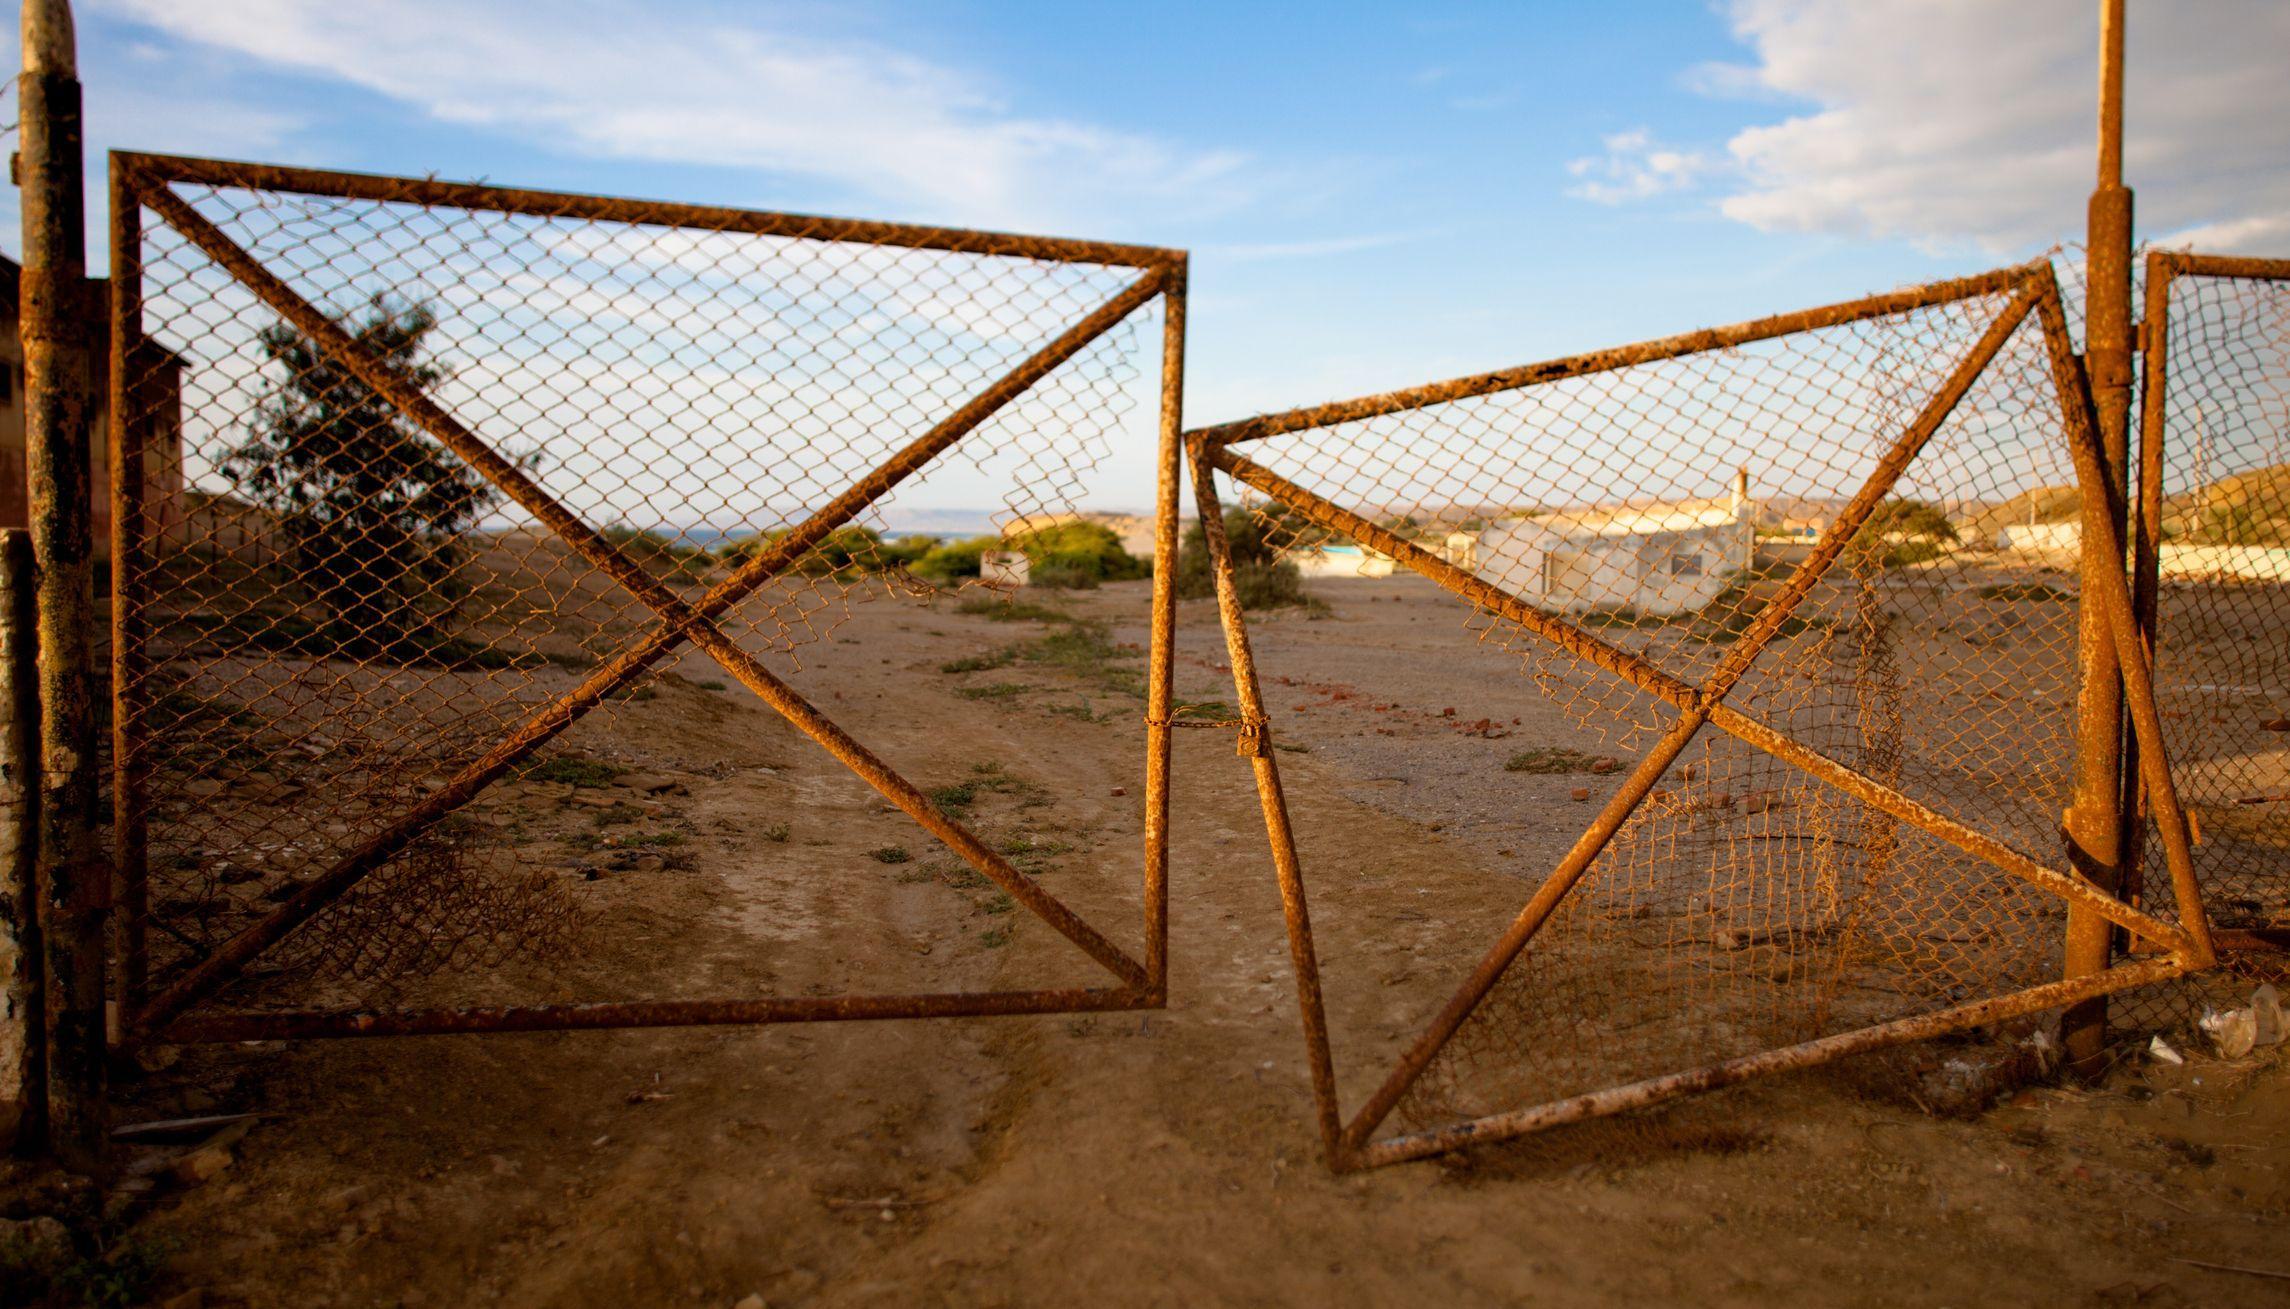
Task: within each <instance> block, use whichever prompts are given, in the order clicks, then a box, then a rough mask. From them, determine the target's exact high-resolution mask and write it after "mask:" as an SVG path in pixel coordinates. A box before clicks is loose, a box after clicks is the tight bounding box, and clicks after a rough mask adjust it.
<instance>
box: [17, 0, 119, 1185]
mask: <svg viewBox="0 0 2290 1309" xmlns="http://www.w3.org/2000/svg"><path fill="white" fill-rule="evenodd" d="M17 98H18V104H19V106H20V108H21V110H22V116H23V119H22V121H23V129H22V132H23V134H22V143H23V153H22V159H21V164H20V168H19V172H18V177H19V179H20V183H21V186H22V188H23V210H24V271H23V283H22V285H23V293H22V305H21V317H20V319H19V332H20V334H21V336H22V340H23V348H24V449H25V455H26V465H27V467H28V469H29V471H30V475H31V476H30V480H31V521H32V551H33V555H34V557H35V558H36V559H37V561H38V564H39V572H40V591H39V596H40V606H39V642H40V660H39V667H40V795H39V809H40V813H39V859H38V864H37V867H38V871H39V880H40V888H39V899H40V938H41V944H42V946H43V947H44V950H45V952H46V967H47V978H46V984H47V1019H48V1140H49V1146H50V1148H51V1149H52V1150H53V1151H54V1153H55V1155H56V1157H57V1159H58V1160H60V1161H61V1162H63V1163H64V1164H65V1165H66V1166H68V1167H71V1168H75V1169H79V1170H82V1171H90V1172H92V1171H98V1170H100V1169H101V1168H102V1166H103V1155H104V1140H105V1134H106V1123H105V1119H106V1117H107V1113H106V1104H105V1101H106V1098H107V1088H106V1068H105V1061H106V1057H107V1051H106V1047H105V1041H106V1035H107V1034H106V1032H105V1023H104V954H105V947H106V942H105V939H104V927H105V920H106V916H107V911H108V908H109V903H110V899H111V885H110V874H109V872H108V871H107V870H106V868H105V866H104V860H103V855H102V851H101V849H100V848H99V847H98V846H97V844H96V800H97V785H96V775H97V765H98V757H97V746H96V718H95V676H94V672H95V668H94V641H93V634H94V629H95V595H94V576H95V574H94V562H93V555H94V542H93V540H92V536H91V531H90V525H89V518H90V503H89V481H90V477H89V467H88V465H89V462H90V458H89V442H90V436H91V431H90V423H89V419H90V416H91V415H90V411H91V408H92V406H91V403H90V400H91V394H92V392H93V389H94V386H93V382H94V369H93V359H92V354H91V351H90V349H89V342H88V331H87V316H88V293H87V210H86V199H85V196H84V195H83V193H82V190H81V176H80V171H81V158H80V84H79V69H78V60H77V58H76V56H75V54H74V50H73V37H72V14H71V5H70V4H69V3H68V0H25V4H24V72H23V76H22V78H21V80H20V81H19V83H18V89H17Z"/></svg>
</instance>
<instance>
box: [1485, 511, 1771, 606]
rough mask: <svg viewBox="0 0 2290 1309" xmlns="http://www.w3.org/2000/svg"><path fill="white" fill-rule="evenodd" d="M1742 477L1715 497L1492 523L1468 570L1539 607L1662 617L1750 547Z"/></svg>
mask: <svg viewBox="0 0 2290 1309" xmlns="http://www.w3.org/2000/svg"><path fill="white" fill-rule="evenodd" d="M1753 519H1754V515H1753V514H1752V512H1751V509H1750V504H1749V495H1748V479H1747V478H1746V477H1743V478H1741V479H1739V480H1738V481H1737V482H1736V483H1735V486H1734V493H1733V494H1732V495H1731V496H1729V497H1726V498H1723V499H1715V500H1676V501H1671V502H1668V503H1666V504H1654V505H1644V506H1637V507H1632V508H1623V509H1597V510H1586V511H1582V512H1577V513H1568V514H1550V515H1546V516H1544V517H1539V518H1527V519H1520V520H1517V521H1513V522H1506V523H1498V524H1496V525H1495V526H1493V527H1490V528H1488V529H1487V530H1486V531H1484V532H1481V533H1480V534H1479V541H1478V561H1477V572H1478V573H1479V575H1480V576H1482V577H1484V578H1486V579H1487V580H1488V581H1490V582H1493V583H1495V584H1496V585H1497V586H1500V587H1502V588H1504V589H1505V590H1508V591H1510V592H1511V593H1512V594H1514V595H1517V596H1519V597H1520V598H1522V599H1524V600H1526V601H1528V602H1530V603H1532V604H1534V605H1536V606H1538V607H1540V608H1544V609H1550V610H1555V611H1558V612H1562V613H1583V612H1588V611H1593V610H1629V611H1632V612H1634V613H1638V614H1643V615H1646V616H1648V617H1655V618H1666V617H1671V616H1674V615H1677V614H1684V613H1692V612H1694V611H1696V610H1699V609H1703V608H1705V607H1707V606H1708V605H1709V604H1710V603H1711V602H1712V601H1714V600H1716V599H1717V598H1718V596H1719V595H1721V594H1723V593H1724V591H1725V589H1726V587H1727V585H1728V584H1729V583H1730V582H1731V581H1732V580H1733V578H1734V575H1735V574H1737V573H1739V572H1741V571H1742V570H1744V569H1746V568H1748V567H1750V565H1751V562H1752V559H1753V556H1754V552H1755V550H1756V547H1757V534H1756V526H1755V523H1754V521H1753Z"/></svg>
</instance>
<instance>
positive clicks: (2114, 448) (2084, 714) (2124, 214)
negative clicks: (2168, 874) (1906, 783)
mask: <svg viewBox="0 0 2290 1309" xmlns="http://www.w3.org/2000/svg"><path fill="white" fill-rule="evenodd" d="M2089 224H2090V226H2089V233H2088V236H2087V241H2086V248H2085V251H2084V256H2085V260H2086V263H2085V269H2086V272H2085V298H2084V320H2083V321H2084V328H2083V330H2084V365H2085V374H2086V377H2087V380H2088V382H2089V385H2090V388H2091V399H2092V407H2093V411H2094V417H2095V418H2096V419H2097V421H2098V426H2099V441H2100V447H2101V454H2102V455H2103V456H2104V458H2105V459H2106V463H2107V467H2106V469H2105V472H2106V477H2107V482H2108V487H2107V488H2100V487H2086V488H2085V496H2084V501H2083V560H2082V563H2083V600H2082V603H2081V605H2080V626H2079V630H2078V634H2077V653H2078V665H2079V667H2078V673H2079V684H2078V691H2077V696H2076V771H2075V796H2074V799H2073V801H2072V802H2071V804H2070V806H2069V808H2068V811H2067V814H2066V818H2065V825H2066V829H2067V839H2068V857H2069V858H2070V860H2072V861H2073V863H2074V865H2075V868H2076V870H2077V871H2079V872H2081V873H2082V874H2083V875H2084V876H2085V877H2087V878H2089V879H2090V880H2091V882H2092V883H2093V884H2094V885H2096V886H2097V887H2098V888H2099V889H2100V890H2103V891H2106V892H2108V893H2109V894H2116V893H2118V892H2119V891H2120V890H2121V887H2122V881H2123V862H2122V855H2123V844H2124V842H2123V821H2122V811H2123V687H2122V679H2121V675H2120V673H2119V672H2118V670H2117V669H2116V666H2115V649H2114V642H2113V639H2112V638H2111V637H2110V635H2109V633H2108V629H2107V624H2106V621H2105V616H2104V615H2103V614H2102V613H2101V611H2100V610H2099V608H2098V605H2097V604H2096V603H2095V597H2097V596H2098V594H2099V592H2100V589H2101V587H2102V586H2103V585H2105V584H2106V582H2105V573H2106V572H2107V571H2113V572H2116V573H2118V574H2120V572H2121V570H2122V569H2123V566H2124V561H2123V560H2122V559H2121V558H2119V557H2116V558H2110V557H2109V556H2108V553H2107V551H2105V550H2104V549H2103V548H2102V546H2101V542H2102V541H2103V540H2117V541H2120V540H2122V539H2123V531H2124V517H2123V506H2124V503H2125V494H2126V491H2127V481H2126V473H2127V470H2128V468H2129V463H2130V457H2129V432H2130V416H2131V336H2132V332H2131V192H2130V190H2129V189H2127V188H2126V187H2125V186H2124V185H2123V0H2101V4H2100V19H2099V183H2098V187H2097V189H2095V190H2094V191H2093V192H2092V193H2091V207H2090V211H2089ZM2109 490H2111V491H2112V494H2106V493H2105V492H2106V491H2109ZM2107 527H2111V528H2112V529H2113V530H2112V531H2104V530H2102V529H2103V528H2107ZM2114 937H2115V931H2114V928H2113V927H2111V926H2110V925H2109V924H2108V923H2107V922H2106V921H2105V920H2103V919H2101V918H2099V917H2097V916H2096V915H2093V914H2090V913H2079V912H2076V911H2075V910H2073V909H2070V910H2069V914H2068V925H2067V945H2066V950H2065V961H2064V975H2065V976H2066V977H2067V978H2069V979H2073V978H2077V977H2084V976H2088V975H2090V974H2092V973H2097V972H2100V971H2102V970H2104V969H2105V968H2106V967H2107V966H2108V964H2109V962H2110V959H2111V956H2112V954H2113V949H2114ZM2106 1035H2107V1001H2106V999H2105V997H2099V998H2096V999H2093V1000H2090V1001H2086V1002H2085V1003H2083V1004H2080V1005H2078V1006H2076V1007H2075V1008H2073V1009H2071V1010H2069V1011H2068V1015H2067V1022H2066V1028H2065V1038H2066V1046H2067V1058H2068V1061H2069V1064H2070V1065H2071V1066H2072V1067H2074V1068H2076V1069H2078V1070H2080V1071H2084V1072H2091V1071H2096V1069H2097V1068H2098V1066H2099V1061H2100V1058H2101V1056H2102V1054H2103V1050H2104V1046H2105V1042H2106Z"/></svg>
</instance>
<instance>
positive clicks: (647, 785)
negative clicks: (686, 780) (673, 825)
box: [612, 773, 685, 795]
mask: <svg viewBox="0 0 2290 1309" xmlns="http://www.w3.org/2000/svg"><path fill="white" fill-rule="evenodd" d="M612 784H613V785H614V786H625V787H627V788H628V789H629V790H631V791H641V792H643V793H644V794H646V795H661V794H670V795H683V794H685V787H684V784H683V783H682V782H679V781H677V780H676V779H675V778H673V777H668V776H665V775H663V774H660V773H622V774H621V775H620V776H619V777H616V778H614V779H613V781H612Z"/></svg>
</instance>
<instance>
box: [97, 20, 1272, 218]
mask: <svg viewBox="0 0 2290 1309" xmlns="http://www.w3.org/2000/svg"><path fill="white" fill-rule="evenodd" d="M99 7H101V8H104V9H108V10H111V11H114V12H116V13H119V14H122V15H125V16H127V17H129V18H132V19H133V20H135V21H137V22H140V23H143V24H146V25H148V26H150V27H153V28H155V29H158V30H161V31H164V32H166V33H168V34H170V35H172V36H174V37H177V38H180V39H183V40H187V41H193V42H198V43H201V44H203V45H205V46H209V47H213V48H216V49H220V50H223V51H228V52H231V53H234V54H236V55H239V56H243V57H246V58H249V59H253V60H256V61H259V62H261V63H265V64H269V65H272V66H274V67H278V68H283V69H289V70H294V71H298V72H302V73H308V74H314V75H317V76H321V77H327V78H332V79H337V80H339V81H343V82H347V83H350V84H352V85H355V86H359V87H362V88H364V89H366V90H369V91H372V92H375V93H378V94H380V95H383V96H387V97H389V98H391V99H394V100H398V101H400V102H403V103H405V104H408V105H411V106H413V107H415V108H416V109H418V110H420V111H422V112H424V113H427V114H429V115H431V116H433V117H435V118H437V119H439V120H440V121H444V122H451V123H458V124H466V125H474V126H483V127H488V128H493V129H496V130H500V131H504V132H508V133H512V134H515V135H517V136H520V137H523V138H525V139H527V140H530V141H533V142H535V143H537V144H540V145H543V146H546V147H550V148H556V149H563V150H568V151H572V152H577V153H582V154H588V155H594V156H603V157H610V158H625V159H644V160H652V161H660V162H671V163H683V164H696V165H707V166H729V167H740V168H753V169H761V170H770V171H779V172H789V173H798V174H804V175H809V176H813V177H823V178H827V179H831V180H833V181H836V182H839V183H841V184H844V185H847V186H850V187H852V188H854V189H856V190H858V191H860V192H863V193H865V194H867V195H869V196H871V197H875V198H878V199H881V200H884V201H888V202H892V203H896V204H899V205H902V206H907V207H910V208H911V207H919V208H922V209H926V210H928V211H929V212H931V213H933V214H937V215H943V216H946V217H949V218H954V219H959V220H962V221H970V222H997V223H1011V222H1024V223H1027V224H1036V225H1038V224H1040V223H1042V222H1045V221H1049V222H1055V221H1058V220H1062V219H1065V218H1066V217H1067V216H1068V215H1069V214H1070V213H1071V212H1072V211H1073V210H1074V209H1075V208H1076V204H1075V202H1074V201H1073V200H1072V198H1073V197H1085V198H1086V201H1087V204H1088V208H1089V209H1090V211H1091V212H1092V213H1093V214H1097V213H1110V212H1120V211H1121V210H1122V209H1123V207H1125V206H1133V205H1135V204H1137V203H1139V202H1148V203H1153V204H1156V205H1158V206H1160V207H1163V208H1176V207H1184V208H1191V209H1204V208H1213V207H1216V206H1218V205H1220V204H1223V203H1230V202H1232V201H1234V200H1235V199H1236V198H1237V193H1238V192H1239V190H1240V183H1239V179H1238V177H1237V174H1238V173H1239V171H1240V169H1241V165H1242V163H1243V160H1242V158H1241V156H1239V155H1237V154H1235V153H1233V152H1230V151H1222V150H1200V149H1191V148H1186V147H1181V146H1177V145H1174V144H1170V143H1168V142H1165V141H1162V140H1159V139H1157V138H1154V137H1150V136H1146V135H1141V134H1137V133H1131V132H1124V131H1119V130H1115V129H1110V128H1106V127H1102V126H1098V125H1095V124H1091V123H1084V122H1076V121H1070V120H1065V119H1059V118H1051V117H1038V116H1029V115H1026V114H1023V113H1018V112H1015V111H1013V110H1011V109H1010V108H1009V107H1008V106H1007V105H1006V104H1004V103H1003V102H1002V100H1001V99H1000V97H999V95H998V93H997V91H996V90H995V88H993V87H992V86H990V85H988V84H985V83H983V82H981V81H980V80H978V79H976V78H973V77H971V76H968V75H966V74H964V73H961V72H958V71H956V70H953V69H949V68H945V67H942V66H939V65H936V64H933V63H930V62H927V61H925V60H921V59H917V58H914V57H912V56H910V55H907V54H905V53H902V52H900V51H897V50H892V49H887V48H884V47H882V46H879V45H876V44H872V43H869V42H864V41H858V40H850V39H842V38H835V39H824V38H818V37H813V36H808V35H802V34H798V33H794V32H790V31H780V30H773V29H770V28H767V27H766V26H764V25H762V24H760V23H758V22H757V21H755V20H754V19H752V18H748V17H745V16H744V15H742V16H741V17H739V18H737V19H736V20H735V19H733V18H730V17H725V16H721V15H711V14H707V13H703V12H699V11H695V10H692V9H683V8H679V7H671V6H651V5H639V4H635V3H631V2H629V0H582V2H581V3H577V4H555V5H540V4H534V3H528V4H522V5H509V4H501V5H477V6H471V5H466V4H458V3H450V2H449V0H403V2H402V3H396V4H391V5H388V6H381V5H364V4H340V3H324V2H322V0H205V2H203V3H199V4H183V3H180V0H100V3H99ZM730 12H737V11H730Z"/></svg>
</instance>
